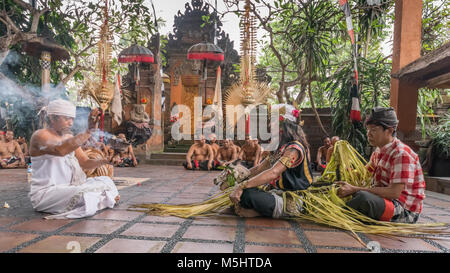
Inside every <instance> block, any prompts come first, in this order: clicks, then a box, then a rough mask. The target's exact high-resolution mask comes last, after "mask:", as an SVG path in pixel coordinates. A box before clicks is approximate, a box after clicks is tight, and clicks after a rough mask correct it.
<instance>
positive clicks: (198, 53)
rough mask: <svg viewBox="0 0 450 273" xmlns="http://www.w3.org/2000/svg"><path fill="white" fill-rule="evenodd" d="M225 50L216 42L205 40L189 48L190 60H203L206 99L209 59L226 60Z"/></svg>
mask: <svg viewBox="0 0 450 273" xmlns="http://www.w3.org/2000/svg"><path fill="white" fill-rule="evenodd" d="M224 56H225V55H224V53H223V50H222V49H221V48H220V47H218V46H217V45H215V44H212V43H208V42H203V43H198V44H195V45H193V46H191V47H190V48H189V50H188V54H187V58H188V60H202V61H203V80H204V81H205V100H206V79H207V75H208V71H207V66H206V63H207V61H208V60H209V61H216V62H222V61H223V60H224Z"/></svg>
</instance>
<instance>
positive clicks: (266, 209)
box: [230, 115, 313, 218]
mask: <svg viewBox="0 0 450 273" xmlns="http://www.w3.org/2000/svg"><path fill="white" fill-rule="evenodd" d="M309 151H310V148H309V144H308V142H307V140H306V136H305V134H304V132H303V130H302V128H301V126H300V125H299V124H298V123H297V122H296V119H295V118H294V117H292V116H290V115H286V116H284V118H283V121H282V122H281V124H280V143H279V148H278V149H277V151H276V152H273V153H272V155H271V156H270V157H269V158H266V159H264V160H263V161H262V162H261V163H260V164H259V165H257V166H256V167H254V168H252V169H250V176H249V177H251V178H250V179H248V180H246V181H244V182H242V183H241V184H239V185H238V186H237V187H236V189H235V190H234V191H233V192H232V193H231V194H230V199H231V201H232V202H233V203H234V206H235V211H236V213H237V214H238V215H239V216H241V217H255V216H265V217H273V218H280V217H284V216H287V215H286V214H285V213H284V210H283V206H284V205H286V204H284V202H285V201H284V200H283V198H282V197H281V196H280V195H281V194H280V193H282V191H285V190H289V191H296V190H304V189H307V188H308V187H309V186H310V184H311V183H312V182H313V178H312V172H311V169H310V162H311V161H310V152H309ZM263 185H266V189H265V190H262V189H259V188H258V187H259V186H263ZM269 188H272V190H270V191H268V189H269ZM286 202H287V201H286ZM294 209H295V210H298V211H301V209H302V208H301V206H300V207H297V206H296V207H295V208H294Z"/></svg>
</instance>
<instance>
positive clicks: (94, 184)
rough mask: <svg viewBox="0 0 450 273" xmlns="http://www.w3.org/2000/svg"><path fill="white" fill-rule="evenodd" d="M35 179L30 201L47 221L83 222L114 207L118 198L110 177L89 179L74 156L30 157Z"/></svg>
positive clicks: (71, 154) (31, 187) (33, 179)
mask: <svg viewBox="0 0 450 273" xmlns="http://www.w3.org/2000/svg"><path fill="white" fill-rule="evenodd" d="M31 162H32V164H33V165H32V168H33V175H32V178H31V185H30V193H29V197H30V200H31V204H32V205H33V208H34V209H35V210H37V211H41V212H47V213H51V214H55V215H51V216H48V217H45V218H46V219H64V218H82V217H87V216H92V215H94V214H95V213H96V212H97V211H98V210H102V209H105V208H112V207H114V205H115V203H116V201H115V200H114V198H116V196H117V195H118V194H119V192H118V191H117V188H116V186H115V185H114V182H113V181H112V180H111V178H109V177H108V176H99V177H92V178H87V179H86V175H85V174H84V172H83V170H82V169H81V167H80V164H79V163H78V160H77V159H76V157H75V155H74V153H73V152H72V153H70V154H68V155H66V156H54V155H48V154H46V155H41V156H35V157H31Z"/></svg>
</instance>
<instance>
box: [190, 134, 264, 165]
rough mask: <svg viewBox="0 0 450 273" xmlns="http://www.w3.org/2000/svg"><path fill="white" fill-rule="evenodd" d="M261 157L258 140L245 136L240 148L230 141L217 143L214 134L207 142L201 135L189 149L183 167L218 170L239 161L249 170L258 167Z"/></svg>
mask: <svg viewBox="0 0 450 273" xmlns="http://www.w3.org/2000/svg"><path fill="white" fill-rule="evenodd" d="M207 142H209V143H207ZM219 144H220V145H219ZM263 156H264V151H263V149H262V147H261V145H259V143H258V139H251V138H250V137H248V136H247V137H246V139H245V143H244V144H243V145H242V147H240V146H239V145H237V144H236V143H234V142H233V141H232V140H230V139H224V140H222V141H220V143H218V141H217V139H216V136H215V135H214V134H212V135H211V136H209V141H206V138H205V136H203V135H202V136H200V139H198V140H195V141H194V144H193V145H192V146H191V147H190V148H189V151H188V153H187V154H186V162H185V163H184V164H183V166H184V167H185V168H186V169H189V170H220V168H219V167H221V166H226V165H228V164H230V163H234V162H236V161H237V160H239V162H240V164H241V165H243V166H245V167H246V168H248V169H250V168H252V167H253V166H256V165H258V164H259V162H260V161H262V159H263Z"/></svg>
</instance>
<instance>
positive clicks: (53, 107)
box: [47, 99, 77, 118]
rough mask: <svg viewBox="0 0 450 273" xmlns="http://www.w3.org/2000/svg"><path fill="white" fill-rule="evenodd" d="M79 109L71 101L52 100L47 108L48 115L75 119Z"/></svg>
mask: <svg viewBox="0 0 450 273" xmlns="http://www.w3.org/2000/svg"><path fill="white" fill-rule="evenodd" d="M76 110H77V108H76V107H75V105H73V104H72V103H71V102H70V101H67V100H62V99H57V100H52V101H51V102H50V103H49V104H48V106H47V115H56V116H66V117H71V118H75V115H76Z"/></svg>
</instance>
